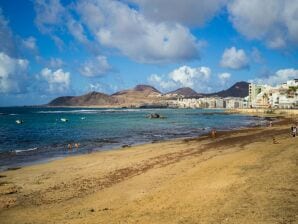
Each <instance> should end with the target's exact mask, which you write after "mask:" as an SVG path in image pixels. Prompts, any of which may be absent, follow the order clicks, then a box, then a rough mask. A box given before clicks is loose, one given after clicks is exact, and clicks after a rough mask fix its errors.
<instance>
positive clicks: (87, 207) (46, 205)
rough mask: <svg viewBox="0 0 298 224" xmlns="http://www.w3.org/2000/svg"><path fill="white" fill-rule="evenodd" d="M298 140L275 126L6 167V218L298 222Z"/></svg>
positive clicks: (1, 193) (2, 201)
mask: <svg viewBox="0 0 298 224" xmlns="http://www.w3.org/2000/svg"><path fill="white" fill-rule="evenodd" d="M273 138H274V139H273ZM297 145H298V137H296V138H293V137H290V134H289V125H279V126H277V125H276V126H274V127H271V128H269V127H266V128H251V129H246V130H239V131H229V132H222V133H219V134H218V136H217V137H216V138H215V139H211V138H210V137H209V136H203V137H200V138H193V139H181V140H174V141H167V142H159V143H152V144H146V145H140V146H135V147H131V148H126V149H122V150H113V151H105V152H99V153H92V154H88V155H80V156H73V157H68V158H64V159H61V160H56V161H52V162H49V163H44V164H39V165H33V166H28V167H23V168H21V169H18V170H10V171H6V172H2V173H0V206H1V208H0V223H3V224H4V223H169V224H170V223H171V224H172V223H268V224H269V223H270V224H272V223H297V220H298V217H297V214H298V197H297V196H298V187H297V186H298V183H297V180H298V169H297V161H298V147H297Z"/></svg>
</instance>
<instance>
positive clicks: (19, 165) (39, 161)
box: [0, 111, 285, 172]
mask: <svg viewBox="0 0 298 224" xmlns="http://www.w3.org/2000/svg"><path fill="white" fill-rule="evenodd" d="M216 113H217V112H212V113H210V114H216ZM223 113H224V114H230V113H229V112H226V111H225V112H223ZM220 114H221V113H220ZM239 114H241V113H239ZM242 115H243V114H242ZM250 115H251V114H247V116H250ZM252 116H253V115H252ZM257 117H262V116H257ZM262 118H263V119H264V120H263V122H266V121H268V118H276V119H285V117H280V116H263V117H262ZM277 121H279V120H277ZM255 127H265V126H264V125H260V124H256V123H255V124H250V125H247V126H240V127H235V128H231V129H217V130H218V131H219V132H230V131H231V132H233V131H235V130H236V131H237V130H243V129H250V128H255ZM209 134H210V133H209V131H208V132H206V131H204V129H202V133H199V134H198V135H193V136H187V137H175V138H168V139H161V140H150V141H148V142H135V143H133V144H130V145H125V144H124V145H123V144H120V142H119V144H116V145H114V146H110V145H106V146H103V147H101V148H98V149H97V148H94V149H91V150H90V152H89V151H85V150H84V151H81V152H79V151H74V150H73V151H71V152H69V151H68V150H67V149H65V150H64V151H65V152H67V153H66V154H64V153H62V152H60V153H57V155H53V156H50V157H43V156H42V155H38V154H36V156H37V157H39V158H37V159H35V160H34V161H31V162H27V161H24V162H17V163H15V164H11V165H6V166H4V167H2V168H0V172H3V171H6V170H9V169H16V168H17V169H20V168H23V167H27V166H32V165H38V164H43V163H48V162H51V161H55V160H61V159H64V158H68V157H73V156H81V155H86V154H93V153H100V152H104V151H115V150H123V149H125V148H130V147H135V146H142V145H147V144H154V143H161V142H170V141H176V140H184V139H191V138H197V137H199V138H200V137H205V136H208V135H209ZM5 153H6V154H8V155H9V156H13V155H17V153H16V152H14V153H13V152H9V153H8V152H5ZM24 153H25V154H26V153H27V152H26V151H25V150H24ZM23 156H26V155H23Z"/></svg>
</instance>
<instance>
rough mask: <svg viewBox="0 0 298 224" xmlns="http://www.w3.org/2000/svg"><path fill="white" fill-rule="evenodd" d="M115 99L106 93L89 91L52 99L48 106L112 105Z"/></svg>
mask: <svg viewBox="0 0 298 224" xmlns="http://www.w3.org/2000/svg"><path fill="white" fill-rule="evenodd" d="M116 103H117V99H116V98H113V97H111V96H109V95H107V94H104V93H99V92H90V93H87V94H85V95H82V96H62V97H58V98H56V99H54V100H52V101H51V102H50V103H49V104H48V106H98V105H113V104H116Z"/></svg>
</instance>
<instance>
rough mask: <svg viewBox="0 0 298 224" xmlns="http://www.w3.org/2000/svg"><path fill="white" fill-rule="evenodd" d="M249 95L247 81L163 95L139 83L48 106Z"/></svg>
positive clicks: (156, 103)
mask: <svg viewBox="0 0 298 224" xmlns="http://www.w3.org/2000/svg"><path fill="white" fill-rule="evenodd" d="M247 95H248V83H247V82H237V83H236V84H234V85H233V86H232V87H230V88H229V89H227V90H223V91H220V92H216V93H211V94H198V93H197V92H196V91H194V90H193V89H191V88H188V87H185V88H180V89H177V90H175V91H172V92H169V93H167V94H164V95H162V93H161V92H160V91H158V90H157V89H155V88H154V87H153V86H149V85H137V86H135V87H134V88H132V89H127V90H122V91H119V92H116V93H114V94H112V95H107V94H104V93H99V92H90V93H87V94H85V95H82V96H62V97H58V98H56V99H54V100H52V101H51V102H50V103H49V104H48V105H47V106H100V107H161V106H164V105H166V100H168V99H175V98H177V97H178V96H181V97H185V98H191V97H194V98H197V97H201V96H207V97H208V96H219V97H246V96H247Z"/></svg>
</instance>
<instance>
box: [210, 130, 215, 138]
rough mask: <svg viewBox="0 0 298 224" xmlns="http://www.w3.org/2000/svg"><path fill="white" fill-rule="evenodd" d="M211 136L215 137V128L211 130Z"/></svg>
mask: <svg viewBox="0 0 298 224" xmlns="http://www.w3.org/2000/svg"><path fill="white" fill-rule="evenodd" d="M211 137H212V138H215V137H216V130H215V129H213V130H212V131H211Z"/></svg>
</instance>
